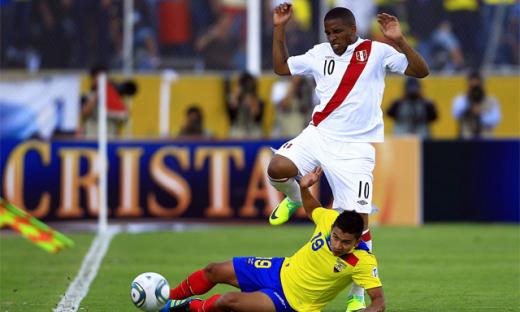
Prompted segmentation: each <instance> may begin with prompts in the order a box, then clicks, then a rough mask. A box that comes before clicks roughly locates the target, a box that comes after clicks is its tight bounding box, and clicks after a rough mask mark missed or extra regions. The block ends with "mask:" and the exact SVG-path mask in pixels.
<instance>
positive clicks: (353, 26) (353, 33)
mask: <svg viewBox="0 0 520 312" xmlns="http://www.w3.org/2000/svg"><path fill="white" fill-rule="evenodd" d="M350 30H351V32H352V35H355V34H356V33H357V27H356V25H350Z"/></svg>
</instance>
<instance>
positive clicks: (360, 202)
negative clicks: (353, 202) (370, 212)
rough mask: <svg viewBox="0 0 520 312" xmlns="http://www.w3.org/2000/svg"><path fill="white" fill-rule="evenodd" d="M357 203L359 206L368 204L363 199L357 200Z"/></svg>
mask: <svg viewBox="0 0 520 312" xmlns="http://www.w3.org/2000/svg"><path fill="white" fill-rule="evenodd" d="M357 203H358V204H360V205H366V204H368V202H367V201H366V200H364V199H362V200H358V201H357Z"/></svg>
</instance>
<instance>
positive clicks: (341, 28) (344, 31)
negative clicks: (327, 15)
mask: <svg viewBox="0 0 520 312" xmlns="http://www.w3.org/2000/svg"><path fill="white" fill-rule="evenodd" d="M325 34H326V35H327V40H328V41H329V43H330V46H331V47H332V50H333V51H334V53H336V54H337V55H342V54H343V53H344V52H345V50H347V47H348V45H349V44H352V43H353V42H354V41H355V38H356V26H353V25H348V24H347V23H345V21H344V20H342V19H341V18H333V19H328V20H326V21H325Z"/></svg>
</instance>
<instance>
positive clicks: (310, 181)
mask: <svg viewBox="0 0 520 312" xmlns="http://www.w3.org/2000/svg"><path fill="white" fill-rule="evenodd" d="M322 174H323V169H321V167H316V168H314V170H312V171H311V172H309V173H307V174H306V175H304V176H303V178H301V180H300V187H301V188H308V187H311V186H313V185H314V184H315V183H316V182H318V181H319V180H320V177H321V175H322Z"/></svg>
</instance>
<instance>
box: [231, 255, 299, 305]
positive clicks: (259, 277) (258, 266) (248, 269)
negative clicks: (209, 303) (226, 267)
mask: <svg viewBox="0 0 520 312" xmlns="http://www.w3.org/2000/svg"><path fill="white" fill-rule="evenodd" d="M284 260H285V258H257V257H235V258H233V266H234V268H235V274H236V276H237V280H238V286H239V287H240V290H242V291H243V292H254V291H261V292H263V293H264V294H266V295H268V296H269V298H271V301H273V303H274V306H275V307H276V311H277V312H295V310H293V309H292V308H291V306H290V305H289V302H287V299H286V298H285V295H284V293H283V289H282V283H281V281H280V268H281V267H282V264H283V261H284Z"/></svg>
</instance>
